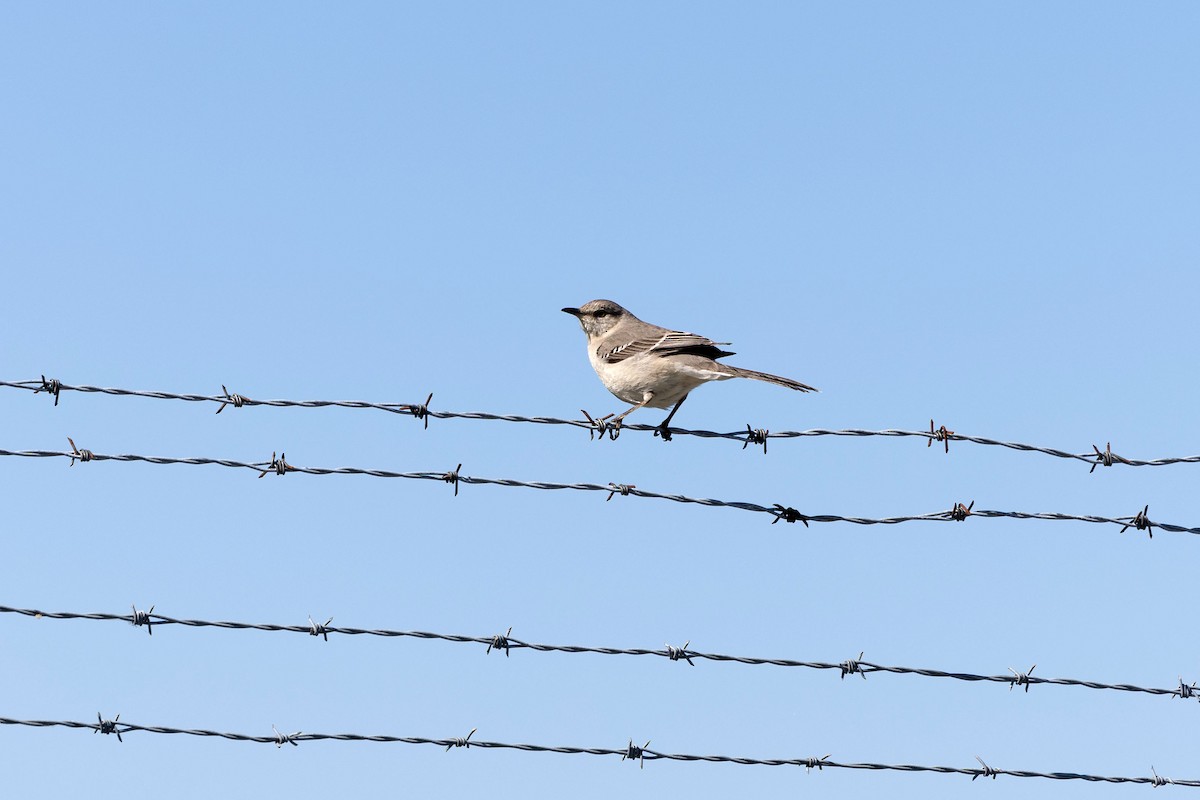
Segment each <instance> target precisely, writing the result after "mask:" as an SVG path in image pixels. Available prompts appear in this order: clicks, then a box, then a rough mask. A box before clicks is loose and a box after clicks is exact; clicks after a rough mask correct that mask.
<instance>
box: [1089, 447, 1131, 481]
mask: <svg viewBox="0 0 1200 800" xmlns="http://www.w3.org/2000/svg"><path fill="white" fill-rule="evenodd" d="M1092 450H1094V451H1096V452H1095V455H1094V456H1093V457H1094V458H1095V459H1096V463H1095V464H1092V468H1091V469H1089V470H1088V474H1089V475H1091V474H1092V473H1093V472H1095V471H1096V467H1101V466H1103V467H1111V466H1112V465H1113V464H1114V463H1116V464H1130V463H1132V462H1130V461H1129V459H1127V458H1121V457H1120V456H1119V455H1117V454H1116V453H1114V452H1113V451H1112V442H1108V443H1107V444H1105V445H1104V452H1101V451H1100V448H1099V447H1096V445H1092Z"/></svg>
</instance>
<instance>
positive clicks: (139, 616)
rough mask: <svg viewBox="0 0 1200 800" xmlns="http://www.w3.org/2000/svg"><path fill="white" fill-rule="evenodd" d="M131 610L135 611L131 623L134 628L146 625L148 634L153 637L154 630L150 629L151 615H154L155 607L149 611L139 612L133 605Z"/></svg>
mask: <svg viewBox="0 0 1200 800" xmlns="http://www.w3.org/2000/svg"><path fill="white" fill-rule="evenodd" d="M130 608H132V609H133V615H132V616H131V617H130V620H129V621H130V622H132V623H133V624H134V627H138V628H140V627H141V626H143V625H145V626H146V633H148V634H150V635H151V636H153V635H154V628H152V627H150V615H151V614H153V613H154V606H150V610H149V611H138V610H137V606H136V605H131V606H130Z"/></svg>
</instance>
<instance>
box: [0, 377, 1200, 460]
mask: <svg viewBox="0 0 1200 800" xmlns="http://www.w3.org/2000/svg"><path fill="white" fill-rule="evenodd" d="M0 388H10V389H24V390H26V391H30V392H32V393H34V394H36V393H38V392H42V391H53V393H54V396H55V401H56V402H55V405H57V399H58V394H59V393H60V392H83V393H91V394H106V395H112V396H117V397H145V398H151V399H155V400H180V401H186V402H192V403H205V402H207V403H217V404H218V405H222V404H224V405H229V404H232V405H234V406H235V407H240V406H237V403H236V402H233V398H234V397H237V395H230V394H228V393H227V392H226V393H225V394H220V395H202V394H181V393H175V392H160V391H144V390H137V389H121V388H116V387H105V386H85V385H80V386H73V385H68V384H65V383H62V382H61V381H58V380H46V379H45V376H43V377H42V379H41V380H36V379H35V380H25V381H0ZM222 389H223V390H224V387H222ZM240 399H241V401H242V405H243V406H269V407H273V408H351V409H376V410H379V411H386V412H388V413H391V414H401V415H405V416H411V417H415V418H416V419H418V420H423V421H424V422H425V424H426V427H428V424H429V418H430V417H434V418H437V419H468V420H486V421H493V422H517V423H525V424H534V425H566V426H568V427H573V428H581V429H583V430H587V431H589V432H590V435H591V436H592V437H593V438H594V437H595V435H596V433H599V434H600V435H601V436H603V435H604V434H605V433H606V432H607V433H608V434H609V436H610V438H616V436H614V435H613V434H615V433H616V431H615V429H614V428H613V427H612V426H610V425H608V424H607V423H606V421H605V418H601V419H593V418H592V417H591V416H590V415H588V414H587V412H582V413H583V415H584V417H586V419H563V418H559V417H530V416H523V415H520V414H494V413H490V412H485V411H432V410H430V409H429V406H428V404H429V402H430V401H431V400H432V399H433V395H432V394H430V395H429V397H428V398H427V399H426V401H425V403H424V404H414V403H373V402H367V401H361V400H252V399H250V398H249V397H245V396H241V397H240ZM930 422H931V423H932V420H930ZM931 428H932V425H931ZM620 430H621V431H637V432H643V433H652V434H653V433H655V432H658V433H660V434H661V428H660V427H659V426H657V425H643V424H629V425H622V426H621V428H620ZM670 432H671V434H673V435H680V436H696V437H698V438H701V439H728V440H731V441H735V442H741V443H742V444H743V446H745V445H746V444H747V438H746V437H747V433H746V431H741V430H738V431H729V432H720V431H709V430H689V429H687V428H674V427H673V428H671V430H670ZM763 434H764V437H763V438H764V439H766V438H771V439H798V438H807V437H819V436H838V437H873V436H883V437H916V438H920V439H925V440H926V442H927V445H926V446H932V445H933V442H942V443H944V444H945V448H946V452H947V453H949V448H950V444H949V443H950V441H952V440H953V441H956V442H970V443H972V444H978V445H985V446H990V447H1003V448H1007V449H1009V450H1017V451H1019V452H1027V453H1042V454H1044V455H1048V456H1053V457H1054V458H1062V459H1068V460H1074V461H1082V462H1084V463H1087V464H1091V465H1092V471H1094V470H1095V467H1096V466H1100V465H1104V466H1112V464H1113V463H1120V464H1125V465H1127V466H1131V467H1161V466H1166V465H1169V464H1196V463H1200V455H1194V456H1184V457H1176V458H1157V459H1151V460H1141V459H1133V458H1123V457H1120V456H1117V455H1116V454H1113V453H1112V450H1111V448H1109V449H1108V450H1107V451H1106V453H1101V452H1100V451H1099V449H1098V448H1096V447H1095V446H1093V448H1092V449H1093V451H1094V452H1091V453H1071V452H1068V451H1066V450H1060V449H1058V448H1054V447H1044V446H1041V445H1033V444H1025V443H1022V442H1010V441H1005V440H1002V439H991V438H988V437H985V436H968V435H966V434H959V433H955V432H954V431H951V430H947V429H946V427H945V426H944V425H943V426H942V427H941V428H939V429H931V430H928V431H922V430H899V429H891V428H889V429H886V430H864V429H861V428H845V429H840V430H833V429H827V428H813V429H810V430H803V431H776V432H774V433H768V432H766V431H765V430H764V431H763ZM763 444H764V445H765V444H766V442H765V441H764V442H763Z"/></svg>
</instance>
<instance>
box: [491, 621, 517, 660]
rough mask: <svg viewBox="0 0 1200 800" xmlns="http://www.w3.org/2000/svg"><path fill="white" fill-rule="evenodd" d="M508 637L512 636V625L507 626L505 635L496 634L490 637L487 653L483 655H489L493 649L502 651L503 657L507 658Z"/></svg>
mask: <svg viewBox="0 0 1200 800" xmlns="http://www.w3.org/2000/svg"><path fill="white" fill-rule="evenodd" d="M510 636H512V625H509V626H508V633H505V634H499V633H497V634H496V635H495V636H493V637H492V641H491V643H490V644H488V649H487V653H485V655H491V654H492V650H493V649H495V650H497V651H500V650H503V651H504V657H505V658H508V646H509V645H508V637H510Z"/></svg>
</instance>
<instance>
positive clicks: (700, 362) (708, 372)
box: [563, 300, 817, 439]
mask: <svg viewBox="0 0 1200 800" xmlns="http://www.w3.org/2000/svg"><path fill="white" fill-rule="evenodd" d="M563 311H565V312H566V313H568V314H571V315H572V316H574V317H575V318H577V319H578V320H579V325H580V327H582V328H583V332H584V333H585V334H587V340H588V343H587V348H588V360H589V361H591V362H592V369H594V370H596V374H597V375H599V376H600V382H601V383H603V384H604V387H605V388H606V389H608V390H609V391H610V392H612V393H613V394H614V395H616V396H617V397H618V398H619V399H621V400H624V401H625V402H626V403H633V406H632V407H630V408H629V409H627V410H626V411H625V412H623V413H621V414H618V415H617V416H616V417H613V415H612V414H609V415H608V416H605V417H601V420H602V421H608V420H609V418H610V417H612V419H611V421H609V424H610V425H612V426H613V428H614V429H615V430H618V431H619V430H620V427H621V420H623V419H625V417H626V416H628V415H629V414H631V413H632V412H634V411H637V410H638V409H639V408H643V407H645V406H649V407H650V408H669V407H670V408H671V413H669V414H667V418H666V419H664V420H663V422H662V424H661V425H659V426H658V430H657V431H655V435H656V436H658V435H661V436H662V437H663V438H664V439H670V438H671V434H670V430H669V429H668V428H667V425H669V424H670V422H671V418H672V417H674V416H675V412H676V411H678V410H679V407H680V406H681V405H683V401H684V400H686V399H687V396H688V393H689V392H691V391H692V389H695V388H696V387H697V386H699V385H701V384H703V383H708V382H709V381H725V380H729V379H730V378H753V379H754V380H756V381H766V382H767V383H774V384H776V385H777V386H786V387H787V388H789V389H795V390H796V391H800V392H815V391H817V390H816V389H814V388H813V387H811V386H807V385H805V384H803V383H800V382H799V381H794V380H792V379H791V378H781V377H779V376H778V375H770V374H768V373H766V372H757V371H755V370H752V369H742V368H741V367H734V366H730V365H729V364H721V363H718V362H717V360H716V359H718V358H724V357H725V356H731V355H733V353H731V352H729V351H728V350H722V349H721V347H720V346H721V345H726V344H729V342H714V341H712V340H710V339H706V338H704V337H703V336H697V335H696V334H694V333H683V332H681V331H672V330H668V329H667V328H660V327H658V326H657V325H651V324H650V323H648V322H642V321H641V320H640V319H638V318H637V317H635V316H634V315H633V314H631V313H630V312H628V311H626V310H625V309H624V308H622V307H621V306H619V305H617V304H616V303H614V302H613V301H611V300H593V301H591V302H590V303H585V304H584V305H583V306H582V307H580V308H564V309H563Z"/></svg>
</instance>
